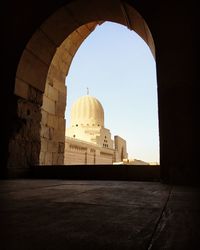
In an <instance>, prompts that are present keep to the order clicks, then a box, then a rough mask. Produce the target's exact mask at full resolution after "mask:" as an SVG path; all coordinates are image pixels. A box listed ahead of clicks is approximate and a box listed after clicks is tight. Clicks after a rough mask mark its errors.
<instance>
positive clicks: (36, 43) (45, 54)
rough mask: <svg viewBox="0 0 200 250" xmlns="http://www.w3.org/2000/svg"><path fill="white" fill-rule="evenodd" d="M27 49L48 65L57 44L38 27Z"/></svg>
mask: <svg viewBox="0 0 200 250" xmlns="http://www.w3.org/2000/svg"><path fill="white" fill-rule="evenodd" d="M27 49H28V50H30V51H31V52H32V53H33V54H35V55H36V56H37V57H38V58H40V59H41V60H42V61H43V62H45V63H46V64H47V65H48V64H50V62H51V60H52V57H53V55H54V53H55V51H56V46H55V44H53V42H52V41H51V40H50V39H48V38H47V36H46V35H45V34H44V33H43V32H42V31H41V30H39V29H38V30H37V31H36V32H35V33H34V35H33V36H32V38H31V40H30V42H29V43H28V44H27Z"/></svg>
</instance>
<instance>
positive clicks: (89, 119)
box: [71, 95, 104, 126]
mask: <svg viewBox="0 0 200 250" xmlns="http://www.w3.org/2000/svg"><path fill="white" fill-rule="evenodd" d="M81 125H84V126H104V110H103V107H102V105H101V103H100V102H99V101H98V100H97V99H96V98H95V97H92V96H89V95H86V96H82V97H80V98H79V99H78V100H77V101H76V102H75V103H74V104H73V105H72V109H71V126H81Z"/></svg>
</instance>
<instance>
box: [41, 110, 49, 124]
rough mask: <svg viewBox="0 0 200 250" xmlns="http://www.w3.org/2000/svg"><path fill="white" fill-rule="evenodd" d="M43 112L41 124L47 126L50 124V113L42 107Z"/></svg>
mask: <svg viewBox="0 0 200 250" xmlns="http://www.w3.org/2000/svg"><path fill="white" fill-rule="evenodd" d="M41 114H42V120H41V124H42V125H44V126H46V125H47V124H48V113H47V111H45V110H44V109H41Z"/></svg>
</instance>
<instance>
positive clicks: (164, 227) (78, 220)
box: [0, 180, 200, 250]
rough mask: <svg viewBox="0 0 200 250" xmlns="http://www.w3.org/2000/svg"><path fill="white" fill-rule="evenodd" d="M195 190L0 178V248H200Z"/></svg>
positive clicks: (157, 185) (199, 207)
mask: <svg viewBox="0 0 200 250" xmlns="http://www.w3.org/2000/svg"><path fill="white" fill-rule="evenodd" d="M198 201H199V189H198V188H194V187H183V186H173V187H171V186H168V185H164V184H161V183H158V182H133V181H132V182H131V181H65V180H4V181H0V249H1V250H4V249H19V250H40V249H48V250H51V249H56V250H60V249H61V250H62V249H65V250H67V249H69V250H71V249H81V250H82V249H83V250H85V249H87V250H90V249H92V250H93V249H94V250H98V249H102V250H104V249H108V250H112V249H114V250H118V249H120V250H126V249H137V250H143V249H148V250H149V249H162V250H164V249H175V250H179V249H188V250H190V249H192V250H193V249H195V250H196V249H200V220H199V215H200V205H199V202H198Z"/></svg>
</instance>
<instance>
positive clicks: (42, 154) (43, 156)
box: [39, 151, 45, 165]
mask: <svg viewBox="0 0 200 250" xmlns="http://www.w3.org/2000/svg"><path fill="white" fill-rule="evenodd" d="M39 164H40V165H44V164H45V152H42V151H40V162H39Z"/></svg>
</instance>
